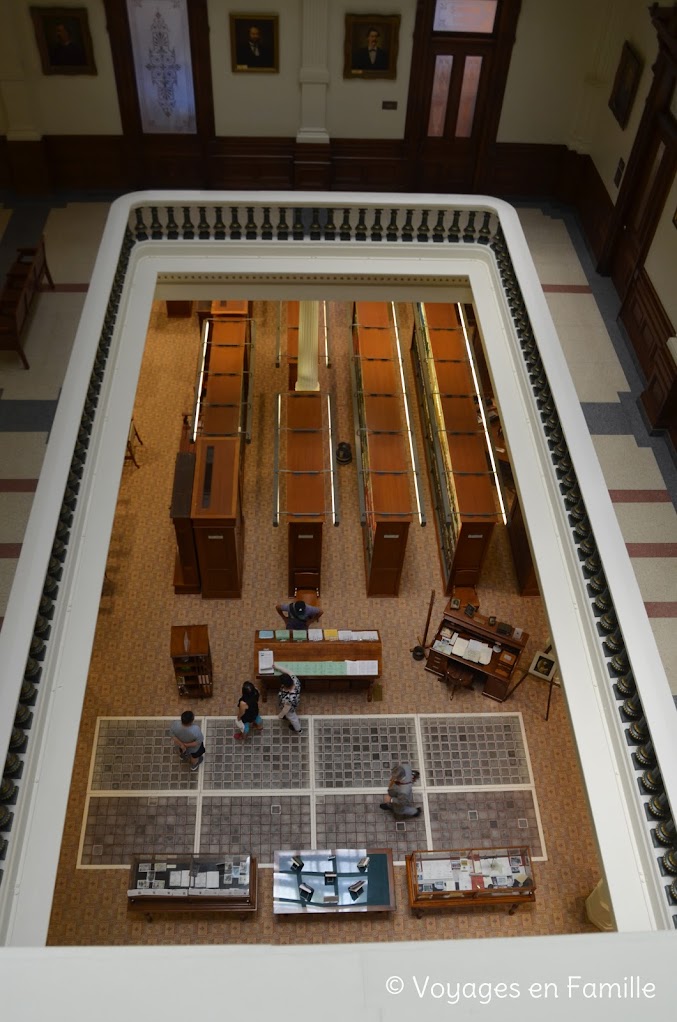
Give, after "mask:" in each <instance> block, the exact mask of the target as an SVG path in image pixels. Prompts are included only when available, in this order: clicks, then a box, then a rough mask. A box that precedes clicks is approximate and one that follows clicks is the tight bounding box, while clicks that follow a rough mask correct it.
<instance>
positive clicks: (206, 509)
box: [191, 437, 244, 599]
mask: <svg viewBox="0 0 677 1022" xmlns="http://www.w3.org/2000/svg"><path fill="white" fill-rule="evenodd" d="M241 448H242V441H241V440H240V439H239V438H236V437H209V438H208V437H198V439H197V440H196V442H195V481H194V484H193V498H192V504H191V519H192V522H193V535H194V537H195V548H196V550H197V559H198V564H199V566H200V580H201V587H202V596H203V597H204V598H205V599H237V598H238V597H240V596H241V595H242V567H243V564H242V562H243V553H244V518H243V517H242V492H241V477H242V475H241V474H242V457H241Z"/></svg>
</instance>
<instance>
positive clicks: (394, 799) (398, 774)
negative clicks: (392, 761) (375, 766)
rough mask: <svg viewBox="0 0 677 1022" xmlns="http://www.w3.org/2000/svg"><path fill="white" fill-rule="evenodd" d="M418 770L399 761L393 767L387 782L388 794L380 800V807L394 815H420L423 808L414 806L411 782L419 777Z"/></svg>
mask: <svg viewBox="0 0 677 1022" xmlns="http://www.w3.org/2000/svg"><path fill="white" fill-rule="evenodd" d="M420 776H421V775H420V773H419V772H418V770H414V769H413V767H411V766H410V764H409V763H401V764H400V765H399V766H396V767H395V768H394V769H393V772H392V774H391V775H390V781H389V782H388V794H387V795H386V800H385V802H381V806H380V808H381V809H385V810H386V812H389V813H394V814H395V816H420V815H421V813H422V812H423V810H422V809H421V807H420V806H419V807H418V808H416V807H415V806H414V793H413V791H412V784H414V783H415V782H416V781H417V780H418V779H419V777H420Z"/></svg>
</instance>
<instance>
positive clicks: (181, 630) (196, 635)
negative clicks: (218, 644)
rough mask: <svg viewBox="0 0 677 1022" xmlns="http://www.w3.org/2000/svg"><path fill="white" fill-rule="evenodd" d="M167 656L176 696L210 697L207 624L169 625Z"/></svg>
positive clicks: (211, 682)
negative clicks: (170, 627)
mask: <svg viewBox="0 0 677 1022" xmlns="http://www.w3.org/2000/svg"><path fill="white" fill-rule="evenodd" d="M169 654H170V656H171V658H172V667H173V668H174V677H175V679H176V686H177V688H178V690H179V695H180V696H189V697H190V698H191V699H196V698H197V699H205V698H207V697H208V696H211V695H212V694H213V691H212V686H213V669H212V655H211V650H210V648H209V631H208V628H207V625H173V626H172V630H171V636H170V642H169Z"/></svg>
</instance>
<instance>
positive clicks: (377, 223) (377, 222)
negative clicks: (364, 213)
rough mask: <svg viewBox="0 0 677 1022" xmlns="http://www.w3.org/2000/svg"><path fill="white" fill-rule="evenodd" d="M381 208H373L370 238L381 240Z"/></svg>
mask: <svg viewBox="0 0 677 1022" xmlns="http://www.w3.org/2000/svg"><path fill="white" fill-rule="evenodd" d="M382 213H383V210H382V209H375V210H373V214H374V221H373V223H372V225H371V240H372V241H383V225H382V224H381V215H382Z"/></svg>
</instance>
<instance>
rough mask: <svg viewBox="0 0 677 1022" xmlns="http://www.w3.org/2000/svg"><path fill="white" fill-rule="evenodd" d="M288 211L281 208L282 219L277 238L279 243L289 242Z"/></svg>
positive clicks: (279, 222)
mask: <svg viewBox="0 0 677 1022" xmlns="http://www.w3.org/2000/svg"><path fill="white" fill-rule="evenodd" d="M286 218H287V210H286V208H285V207H284V206H280V218H279V220H278V222H277V238H278V241H287V239H288V238H289V227H288V226H287V219H286Z"/></svg>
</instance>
